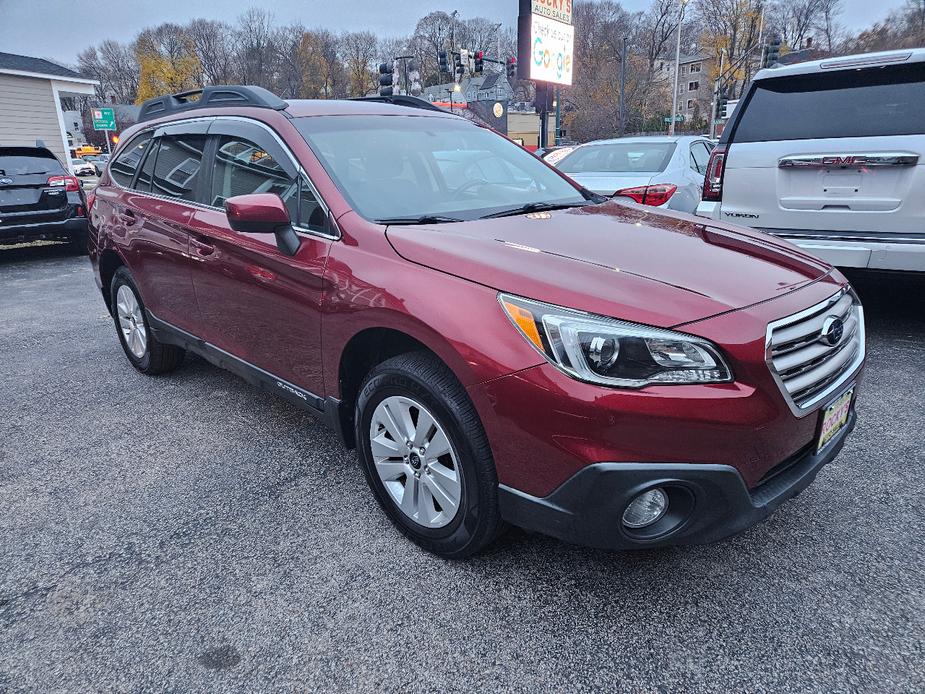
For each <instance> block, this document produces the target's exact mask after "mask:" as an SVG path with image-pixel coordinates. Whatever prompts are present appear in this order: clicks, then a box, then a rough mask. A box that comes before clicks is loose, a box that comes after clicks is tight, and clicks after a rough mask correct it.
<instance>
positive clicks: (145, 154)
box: [120, 133, 157, 190]
mask: <svg viewBox="0 0 925 694" xmlns="http://www.w3.org/2000/svg"><path fill="white" fill-rule="evenodd" d="M141 134H144V133H141ZM156 140H157V138H156V137H153V136H151V137H149V138H148V141H147V142H146V143H145V151H144V152H142V153H141V159H139V160H138V166H136V167H135V172H134V173H133V174H132V180H131V181H129V184H128V187H129V188H130V189H131V190H135V186H136V185H137V183H138V175H139V174H140V173H141V169H142V168H143V167H144V165H145V161H146V160H147V159H148V155H149V154H150V153H151V148H152V145H153V144H154V143H155V141H156ZM120 156H121V155H120Z"/></svg>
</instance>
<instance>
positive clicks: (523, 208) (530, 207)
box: [479, 202, 587, 219]
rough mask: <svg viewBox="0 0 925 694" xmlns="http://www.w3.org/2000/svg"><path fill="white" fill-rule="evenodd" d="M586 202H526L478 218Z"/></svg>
mask: <svg viewBox="0 0 925 694" xmlns="http://www.w3.org/2000/svg"><path fill="white" fill-rule="evenodd" d="M585 206H587V203H584V202H528V203H527V204H526V205H521V206H520V207H512V208H511V209H509V210H501V211H500V212H492V213H491V214H486V215H484V216H482V217H479V219H494V218H495V217H511V216H513V215H517V214H530V213H531V212H545V211H547V210H564V209H567V208H569V207H585Z"/></svg>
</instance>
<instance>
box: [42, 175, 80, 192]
mask: <svg viewBox="0 0 925 694" xmlns="http://www.w3.org/2000/svg"><path fill="white" fill-rule="evenodd" d="M48 185H50V186H54V187H56V188H57V187H58V186H64V190H66V191H68V192H73V193H76V192H77V191H78V190H80V182H79V181H78V180H77V178H75V177H74V176H50V177H49V178H48Z"/></svg>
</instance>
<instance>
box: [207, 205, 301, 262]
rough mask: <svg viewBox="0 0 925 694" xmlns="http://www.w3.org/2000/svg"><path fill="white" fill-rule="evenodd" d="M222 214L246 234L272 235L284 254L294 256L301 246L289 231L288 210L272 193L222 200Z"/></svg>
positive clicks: (232, 225) (234, 226) (231, 224)
mask: <svg viewBox="0 0 925 694" xmlns="http://www.w3.org/2000/svg"><path fill="white" fill-rule="evenodd" d="M225 215H226V216H227V217H228V224H229V225H230V226H231V228H232V229H234V230H235V231H238V232H243V233H246V234H273V235H275V236H276V245H277V247H278V248H279V250H280V251H281V252H283V253H285V254H286V255H295V254H296V252H297V251H298V250H299V246H300V245H301V244H302V242H301V239H299V235H298V234H296V233H295V230H294V229H293V228H292V220H291V219H290V218H289V210H288V209H287V208H286V204H285V203H284V202H283V200H282V198H280V197H279V196H278V195H276V194H275V193H252V194H250V195H235V196H234V197H230V198H228V199H227V200H225Z"/></svg>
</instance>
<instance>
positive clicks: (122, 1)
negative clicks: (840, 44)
mask: <svg viewBox="0 0 925 694" xmlns="http://www.w3.org/2000/svg"><path fill="white" fill-rule="evenodd" d="M649 1H650V0H623V1H622V3H621V4H622V5H623V6H624V7H625V8H626V9H627V10H630V11H636V10H641V9H644V8H645V7H646V6H648V5H649ZM902 2H903V0H883V1H882V2H871V0H842V4H843V6H844V8H845V9H844V13H843V14H842V21H843V23H844V24H846V25H847V26H848V27H849V28H850V29H858V28H860V27H864V26H868V25H870V24H871V23H873V22H875V21H878V20H880V19H883V18H884V17H885V16H886V15H887V13H888V12H889V11H890V9H891V8H894V7H898V6H900V5H901V4H902ZM254 5H256V6H259V7H266V8H269V9H271V11H272V12H273V14H274V16H275V18H276V20H277V22H279V23H280V24H288V23H290V22H295V21H299V22H301V23H302V24H304V25H305V26H306V27H309V28H311V27H316V26H321V27H325V28H327V29H331V30H332V31H357V30H361V29H371V30H372V31H374V32H376V33H377V34H379V35H380V36H399V35H404V34H409V33H411V31H412V30H413V29H414V24H415V22H416V21H417V20H418V19H419V18H420V17H422V16H423V15H425V14H427V13H428V12H431V11H433V10H444V11H446V12H451V11H453V10H454V9H458V10H459V11H460V16H461V18H462V19H465V18H467V17H476V16H482V17H488V18H492V19H497V20H498V21H499V22H504V23H505V24H508V25H513V24H514V21H515V19H516V16H517V0H466V2H461V1H451V2H445V1H444V0H403V1H402V2H394V1H392V2H389V1H388V0H386V1H383V0H336V1H335V2H319V1H318V0H262V1H261V2H256V1H255V0H0V52H5V53H19V54H22V55H31V56H37V57H41V58H53V59H55V60H58V61H63V62H65V63H74V62H76V58H77V53H78V52H79V51H81V50H83V49H84V48H86V47H87V46H89V45H92V44H98V43H100V42H101V41H103V40H105V39H107V38H112V39H118V40H120V41H128V40H130V39H132V38H133V37H134V36H135V34H136V33H138V31H140V30H141V29H144V28H145V27H148V26H153V25H156V24H159V23H161V22H168V21H170V22H178V23H185V22H187V21H189V20H190V19H192V18H194V17H205V18H206V19H224V20H226V21H232V20H234V19H235V18H236V17H237V16H238V15H239V14H241V13H242V12H243V11H244V10H246V9H247V8H248V7H251V6H254ZM872 8H873V9H872Z"/></svg>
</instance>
